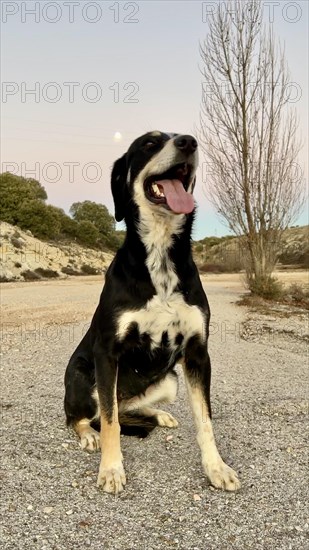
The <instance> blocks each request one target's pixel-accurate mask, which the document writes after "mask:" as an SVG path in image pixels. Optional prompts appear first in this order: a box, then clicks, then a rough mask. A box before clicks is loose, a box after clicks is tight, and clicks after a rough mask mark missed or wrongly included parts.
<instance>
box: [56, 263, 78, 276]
mask: <svg viewBox="0 0 309 550" xmlns="http://www.w3.org/2000/svg"><path fill="white" fill-rule="evenodd" d="M61 271H62V273H64V274H65V275H81V272H80V271H76V269H73V267H71V266H69V265H67V266H66V267H62V268H61Z"/></svg>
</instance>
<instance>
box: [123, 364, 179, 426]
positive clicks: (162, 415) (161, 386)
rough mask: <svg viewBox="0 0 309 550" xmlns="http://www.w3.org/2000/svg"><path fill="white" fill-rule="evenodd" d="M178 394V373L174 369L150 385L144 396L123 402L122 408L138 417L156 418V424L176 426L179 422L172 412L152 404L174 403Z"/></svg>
mask: <svg viewBox="0 0 309 550" xmlns="http://www.w3.org/2000/svg"><path fill="white" fill-rule="evenodd" d="M176 394H177V375H176V373H175V372H173V371H172V372H170V373H169V374H168V375H167V376H166V377H165V378H164V379H163V380H161V382H159V383H158V384H153V385H151V386H149V388H147V390H146V392H145V394H144V395H143V396H140V397H134V398H133V399H130V400H129V401H126V402H122V403H121V405H120V406H121V409H120V410H121V412H124V413H125V412H131V413H133V414H134V416H135V417H136V419H138V416H141V417H148V418H151V419H153V420H154V426H155V425H157V426H161V427H167V428H176V427H177V426H178V422H177V420H176V419H175V418H174V417H173V416H172V415H171V414H170V413H168V412H165V411H162V410H161V409H155V408H153V407H152V406H151V405H155V404H157V403H172V402H173V401H174V400H175V398H176Z"/></svg>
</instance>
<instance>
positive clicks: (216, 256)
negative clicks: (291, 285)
mask: <svg viewBox="0 0 309 550" xmlns="http://www.w3.org/2000/svg"><path fill="white" fill-rule="evenodd" d="M193 248H194V258H195V261H196V263H197V264H198V266H199V267H200V268H204V269H205V271H219V272H220V271H226V272H233V271H240V270H242V268H243V265H242V254H241V247H240V244H239V239H238V238H237V237H232V236H228V237H220V238H219V237H206V238H205V239H202V240H201V241H198V242H195V243H194V245H193ZM289 267H291V268H293V269H295V268H308V267H309V225H305V226H302V227H291V228H288V229H286V231H284V234H283V238H282V243H281V249H280V254H279V262H278V268H281V269H288V268H289Z"/></svg>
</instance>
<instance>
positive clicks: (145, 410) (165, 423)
mask: <svg viewBox="0 0 309 550" xmlns="http://www.w3.org/2000/svg"><path fill="white" fill-rule="evenodd" d="M139 412H140V413H141V414H144V415H145V416H155V417H156V419H157V421H158V424H159V426H161V427H162V428H177V426H178V421H177V420H176V418H174V417H173V416H172V415H171V414H170V413H168V412H165V411H161V409H154V408H152V407H141V408H140V409H139Z"/></svg>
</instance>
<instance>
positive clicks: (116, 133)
mask: <svg viewBox="0 0 309 550" xmlns="http://www.w3.org/2000/svg"><path fill="white" fill-rule="evenodd" d="M121 140H122V134H121V133H120V132H115V133H114V141H121Z"/></svg>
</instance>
